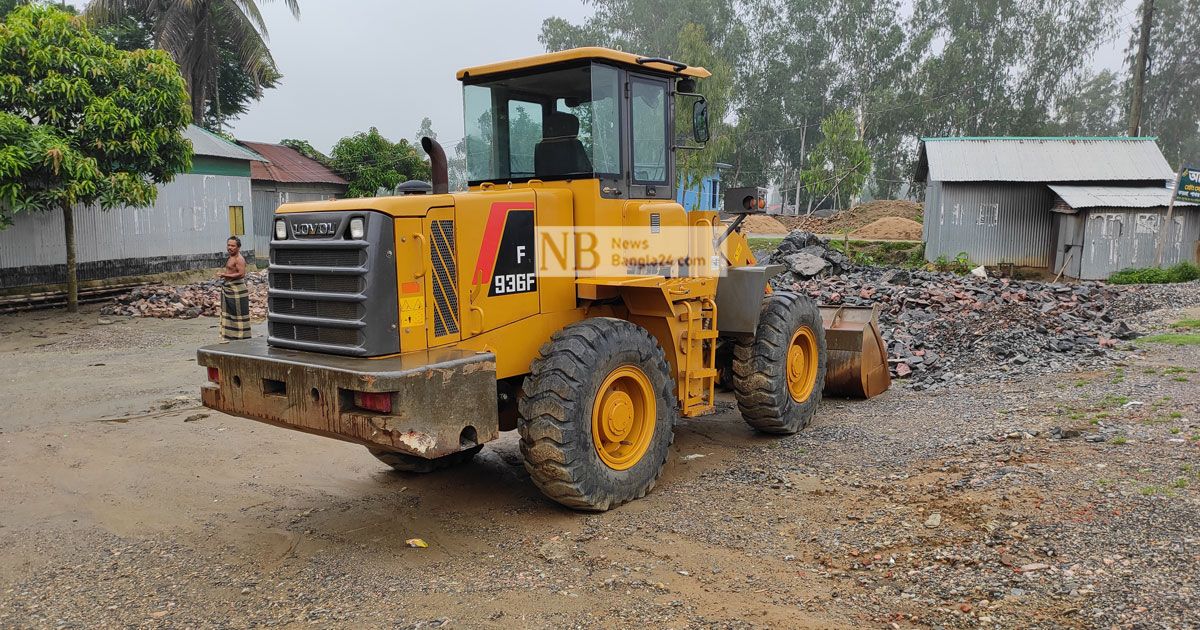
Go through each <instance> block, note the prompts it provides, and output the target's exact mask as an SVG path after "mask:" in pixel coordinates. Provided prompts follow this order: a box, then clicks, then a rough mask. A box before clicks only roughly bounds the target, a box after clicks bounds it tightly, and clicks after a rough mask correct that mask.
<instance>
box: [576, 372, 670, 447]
mask: <svg viewBox="0 0 1200 630" xmlns="http://www.w3.org/2000/svg"><path fill="white" fill-rule="evenodd" d="M656 415H657V410H656V408H655V402H654V388H653V387H652V386H651V385H650V379H649V378H648V377H647V376H646V373H645V372H643V371H642V370H641V369H639V368H638V367H636V366H633V365H622V366H621V367H619V368H617V369H615V370H613V371H612V372H610V373H609V374H608V377H606V378H605V379H604V383H602V384H601V385H600V389H599V391H597V392H596V402H595V403H593V404H592V443H593V444H595V445H596V453H597V454H598V455H599V456H600V461H602V462H604V465H606V466H608V467H609V468H612V469H613V470H626V469H628V468H631V467H632V466H633V465H634V464H636V463H638V461H640V460H641V459H642V455H645V454H646V449H648V448H650V440H651V439H652V438H653V437H654V422H655V416H656Z"/></svg>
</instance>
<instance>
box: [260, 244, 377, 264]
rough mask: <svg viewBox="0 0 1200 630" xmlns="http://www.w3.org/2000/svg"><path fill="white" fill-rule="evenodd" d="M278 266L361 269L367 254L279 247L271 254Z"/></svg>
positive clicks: (347, 250)
mask: <svg viewBox="0 0 1200 630" xmlns="http://www.w3.org/2000/svg"><path fill="white" fill-rule="evenodd" d="M271 258H272V259H273V261H274V263H275V264H276V265H290V266H297V267H361V266H362V265H363V262H365V259H366V252H364V251H363V250H361V249H287V248H282V247H277V248H275V249H274V250H272V252H271Z"/></svg>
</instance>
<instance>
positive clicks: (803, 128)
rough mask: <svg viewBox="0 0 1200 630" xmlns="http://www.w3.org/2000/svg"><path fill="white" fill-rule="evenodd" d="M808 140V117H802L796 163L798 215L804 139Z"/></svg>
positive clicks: (810, 206) (797, 211)
mask: <svg viewBox="0 0 1200 630" xmlns="http://www.w3.org/2000/svg"><path fill="white" fill-rule="evenodd" d="M805 140H808V119H807V118H805V119H804V124H803V126H801V127H800V161H799V162H798V163H797V165H796V213H795V214H796V216H800V182H801V181H803V180H801V179H800V174H801V173H803V172H804V141H805ZM808 209H809V212H812V199H809V200H808Z"/></svg>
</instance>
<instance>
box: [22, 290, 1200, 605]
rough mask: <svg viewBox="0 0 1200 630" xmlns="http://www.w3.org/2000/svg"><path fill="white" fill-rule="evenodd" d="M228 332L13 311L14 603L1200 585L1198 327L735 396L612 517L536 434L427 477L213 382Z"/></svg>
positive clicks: (517, 601)
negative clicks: (847, 387)
mask: <svg viewBox="0 0 1200 630" xmlns="http://www.w3.org/2000/svg"><path fill="white" fill-rule="evenodd" d="M1193 316H1194V315H1193ZM256 333H258V334H261V331H256ZM215 335H216V322H215V320H212V319H207V318H201V319H196V320H187V321H174V320H172V321H158V320H118V321H116V322H114V323H112V324H99V323H98V316H97V314H96V313H95V312H88V313H83V314H80V315H79V316H75V317H69V316H66V315H63V314H53V313H41V314H32V315H29V314H27V315H23V316H7V317H0V365H3V366H5V369H4V370H3V372H2V373H0V374H2V376H0V400H2V401H3V403H4V406H5V410H4V413H3V414H2V415H0V454H2V456H0V496H2V497H3V501H2V502H0V627H55V628H60V627H61V628H94V627H124V626H143V627H233V628H239V627H249V626H255V625H266V624H271V625H277V626H282V627H310V626H316V627H335V626H354V627H412V628H417V627H420V628H431V627H456V628H474V627H506V628H507V627H593V626H601V627H674V628H682V627H734V628H741V627H776V628H795V627H822V628H826V627H855V628H857V627H893V626H897V627H912V626H932V625H942V626H950V627H977V626H989V627H1062V626H1068V627H1090V626H1095V625H1104V626H1108V625H1111V624H1131V625H1146V626H1157V625H1162V626H1175V627H1179V626H1183V625H1186V624H1188V623H1194V622H1195V620H1196V618H1197V617H1196V610H1197V609H1200V593H1198V592H1197V588H1198V585H1200V533H1198V531H1197V530H1196V523H1197V522H1200V493H1198V492H1197V490H1196V488H1197V487H1200V394H1198V393H1197V387H1196V381H1198V380H1200V375H1197V374H1196V371H1195V368H1197V367H1200V348H1196V347H1184V348H1173V347H1169V346H1168V347H1163V346H1151V347H1149V348H1148V349H1146V350H1144V351H1140V352H1131V353H1130V355H1129V360H1128V362H1127V364H1126V365H1125V366H1123V367H1119V368H1117V369H1115V370H1112V371H1109V372H1104V373H1089V374H1062V375H1054V376H1048V377H1045V378H1039V379H1032V380H1028V381H1021V382H1010V383H994V384H986V385H979V386H969V387H963V388H962V389H958V390H950V391H945V392H939V393H937V394H929V393H924V394H922V393H917V392H911V391H905V390H902V389H896V390H893V391H892V392H889V393H888V394H886V395H884V396H882V397H880V398H878V399H875V400H872V401H866V402H861V401H827V402H826V403H825V404H824V406H823V408H822V412H821V414H820V417H819V418H818V420H817V421H816V422H815V423H814V424H813V425H812V426H811V427H809V429H807V430H806V431H804V432H803V433H801V434H799V435H797V436H793V437H789V438H784V439H778V438H765V437H761V436H757V435H755V434H754V433H752V432H751V431H750V430H749V429H748V428H747V427H746V426H745V425H744V424H743V423H742V422H741V421H740V419H739V417H738V415H737V412H736V410H735V409H733V407H732V403H731V401H726V402H725V403H724V410H723V411H722V412H721V413H719V414H716V415H714V416H710V417H707V418H703V419H701V420H699V421H694V422H688V423H683V424H681V425H680V426H679V427H677V429H676V435H677V438H676V441H675V445H674V447H673V450H672V456H671V458H670V460H669V468H668V470H667V471H666V474H665V475H664V477H663V479H662V480H661V482H660V484H659V486H658V488H657V489H656V490H655V491H654V492H653V493H651V495H649V496H648V497H647V498H646V499H644V500H641V501H637V502H634V503H632V504H629V505H627V506H625V507H622V508H620V509H618V510H614V511H612V512H608V513H604V514H594V515H588V514H579V513H575V512H571V511H568V510H565V509H563V508H561V507H559V506H557V505H555V504H553V503H550V502H549V501H547V500H545V499H543V498H542V497H541V496H540V495H539V494H538V493H537V491H536V490H535V489H534V488H533V486H532V485H531V484H530V483H529V480H528V478H527V476H526V474H525V472H524V470H523V468H522V467H521V464H520V461H519V455H518V453H517V450H516V448H515V442H514V440H513V438H512V437H511V436H509V437H507V438H506V439H504V440H501V441H500V442H499V443H498V444H492V445H489V446H488V447H487V448H485V449H484V451H483V453H481V455H480V456H479V457H478V458H477V459H476V460H475V461H474V462H473V463H471V464H469V465H466V466H464V467H462V468H458V469H454V470H449V471H445V472H441V473H437V474H434V475H429V476H402V475H399V474H396V473H393V472H391V471H390V470H389V469H387V468H386V467H385V466H383V465H382V464H379V463H378V462H377V461H376V460H375V459H374V458H372V457H370V456H369V455H368V454H367V453H366V451H365V449H363V448H361V447H356V446H353V445H348V444H342V443H338V442H334V441H331V440H325V439H322V438H317V437H313V436H308V435H303V434H299V433H293V432H288V431H284V430H280V429H275V428H271V427H267V426H265V425H258V424H255V423H252V422H249V421H245V420H240V419H236V418H232V417H228V416H224V415H221V414H217V413H213V412H210V411H208V410H205V409H203V408H200V407H199V406H198V402H197V396H196V393H197V388H198V386H199V384H200V382H201V379H202V378H203V374H202V371H201V370H200V369H199V368H197V366H196V364H195V361H194V350H195V348H196V347H197V346H199V345H202V344H204V343H207V342H209V341H210V340H213V339H214V337H215ZM1054 427H1060V428H1061V429H1063V431H1061V432H1058V433H1054V432H1053V431H1052V429H1053V428H1054ZM1054 436H1064V437H1066V439H1055V437H1054ZM1101 439H1103V440H1104V441H1088V440H1101ZM409 538H422V539H424V540H425V541H427V542H428V544H429V547H428V548H426V549H419V548H411V547H408V546H406V544H405V540H406V539H409ZM1189 620H1190V621H1189Z"/></svg>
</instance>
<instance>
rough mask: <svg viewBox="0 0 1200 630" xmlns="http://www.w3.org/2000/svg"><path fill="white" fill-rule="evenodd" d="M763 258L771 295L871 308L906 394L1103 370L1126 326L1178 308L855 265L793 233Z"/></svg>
mask: <svg viewBox="0 0 1200 630" xmlns="http://www.w3.org/2000/svg"><path fill="white" fill-rule="evenodd" d="M768 260H769V262H771V263H778V264H783V265H784V266H785V271H784V272H783V273H781V274H780V275H778V276H776V277H775V279H773V280H772V285H773V286H775V287H776V288H778V289H791V290H795V291H799V292H801V293H805V294H807V295H809V296H811V297H812V298H813V299H815V300H816V301H817V302H818V303H820V304H847V305H852V306H873V305H876V304H878V305H880V307H881V312H880V327H881V333H882V335H883V338H884V341H885V342H886V343H887V346H888V363H889V366H890V368H891V371H892V375H893V376H894V377H896V378H900V379H905V380H906V381H907V382H908V383H909V385H910V386H911V387H913V388H914V389H938V388H942V387H946V386H953V385H956V384H961V383H964V382H980V381H985V380H990V379H996V378H999V377H1002V376H1006V375H1008V376H1019V375H1032V374H1040V373H1045V372H1056V371H1068V370H1078V369H1098V368H1102V367H1104V366H1107V365H1111V364H1112V363H1113V362H1115V361H1116V360H1117V358H1118V357H1117V356H1116V355H1115V354H1114V352H1113V350H1114V349H1115V348H1116V347H1117V345H1118V344H1119V342H1120V341H1122V340H1128V339H1132V338H1134V337H1135V336H1137V333H1136V332H1135V331H1134V330H1133V329H1132V328H1130V326H1128V325H1127V324H1126V320H1127V319H1129V318H1130V317H1131V316H1133V315H1136V314H1138V313H1142V312H1145V311H1149V310H1153V309H1156V308H1162V307H1165V306H1173V305H1174V306H1178V305H1182V304H1171V303H1170V302H1171V301H1172V300H1171V298H1170V294H1169V289H1165V288H1163V287H1155V288H1154V289H1148V288H1146V287H1117V286H1110V285H1106V284H1104V283H1100V282H1081V283H1075V284H1063V283H1059V284H1055V283H1047V282H1033V281H1021V280H1011V279H1007V278H991V277H978V276H975V275H971V274H967V275H956V274H952V273H938V272H933V271H925V270H910V269H888V268H881V267H863V266H856V265H853V264H852V263H851V262H850V261H848V260H847V259H846V257H845V256H844V255H842V254H841V253H840V252H838V251H836V250H833V249H831V248H830V247H829V246H828V244H827V243H826V242H823V241H822V240H821V239H819V238H818V237H816V236H814V235H812V234H809V233H807V232H800V231H795V232H792V233H791V234H790V235H788V237H787V238H786V239H784V241H783V242H782V243H781V245H780V249H779V250H778V251H776V252H774V253H772V254H771V256H770V257H769V259H768ZM1164 295H1165V296H1166V297H1164ZM1186 299H1187V298H1182V299H1181V300H1179V301H1180V302H1182V301H1186Z"/></svg>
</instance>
